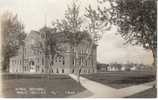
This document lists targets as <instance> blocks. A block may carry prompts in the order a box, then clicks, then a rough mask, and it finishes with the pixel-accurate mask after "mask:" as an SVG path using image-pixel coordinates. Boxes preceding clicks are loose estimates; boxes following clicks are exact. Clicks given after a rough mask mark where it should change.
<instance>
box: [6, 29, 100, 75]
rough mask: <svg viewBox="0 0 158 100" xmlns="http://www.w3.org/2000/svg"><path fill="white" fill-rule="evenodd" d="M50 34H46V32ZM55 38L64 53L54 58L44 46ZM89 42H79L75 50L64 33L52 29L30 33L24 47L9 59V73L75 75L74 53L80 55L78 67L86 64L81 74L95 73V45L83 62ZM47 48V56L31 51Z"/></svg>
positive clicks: (38, 51) (37, 51)
mask: <svg viewBox="0 0 158 100" xmlns="http://www.w3.org/2000/svg"><path fill="white" fill-rule="evenodd" d="M48 30H49V31H50V34H46V31H48ZM52 36H53V37H55V38H56V40H57V41H56V42H57V45H58V46H59V47H62V48H64V52H62V53H60V54H55V56H54V58H52V56H51V55H50V53H51V52H52V51H49V48H50V47H49V46H48V47H47V46H46V45H45V40H46V39H47V38H50V37H52ZM88 42H89V41H87V40H85V41H83V42H81V43H80V44H79V45H78V47H77V48H76V49H74V47H73V45H71V43H70V42H69V41H67V38H66V36H65V33H64V32H60V33H59V32H56V31H55V30H53V29H50V28H48V27H44V28H43V29H41V30H40V31H39V32H37V31H31V32H30V34H29V35H28V36H27V37H26V39H25V45H23V46H21V47H20V49H19V51H18V54H17V55H16V56H14V57H12V58H10V69H9V72H10V73H55V74H69V73H76V72H77V71H78V67H77V64H76V58H75V53H78V52H79V53H80V55H79V56H80V60H79V65H81V64H82V63H83V61H85V62H86V65H85V66H83V67H82V69H81V70H80V71H81V73H95V72H96V70H97V69H96V47H97V46H96V45H95V44H93V49H92V52H91V54H90V58H89V59H88V60H85V56H86V55H87V52H86V49H85V48H86V47H87V46H88V45H89V44H88ZM40 46H42V47H44V48H48V55H47V56H46V54H45V53H44V52H43V51H42V50H40V49H33V48H34V47H40Z"/></svg>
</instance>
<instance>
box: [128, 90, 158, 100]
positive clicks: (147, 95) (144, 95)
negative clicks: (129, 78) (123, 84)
mask: <svg viewBox="0 0 158 100" xmlns="http://www.w3.org/2000/svg"><path fill="white" fill-rule="evenodd" d="M156 95H157V91H156V88H151V89H149V90H146V91H143V92H140V93H137V94H134V95H131V96H129V97H127V98H156V97H157V96H156Z"/></svg>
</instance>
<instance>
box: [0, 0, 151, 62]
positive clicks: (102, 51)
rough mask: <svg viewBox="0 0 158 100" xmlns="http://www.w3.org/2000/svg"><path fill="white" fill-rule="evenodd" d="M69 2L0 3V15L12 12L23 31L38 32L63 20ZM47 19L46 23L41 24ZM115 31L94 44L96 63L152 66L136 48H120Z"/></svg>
mask: <svg viewBox="0 0 158 100" xmlns="http://www.w3.org/2000/svg"><path fill="white" fill-rule="evenodd" d="M70 2H71V0H0V14H2V12H4V11H5V10H9V11H12V12H15V13H17V14H18V16H19V20H21V21H22V22H23V23H24V24H25V29H26V31H27V32H28V33H29V32H30V30H39V28H41V27H43V26H44V25H45V23H47V25H49V26H51V22H52V21H55V20H56V19H60V18H63V16H64V11H65V10H66V7H67V5H68V4H70ZM89 3H90V4H91V5H92V6H93V7H97V3H96V0H80V5H81V11H84V7H86V6H88V4H89ZM45 19H47V20H45ZM116 32H117V30H116V28H115V27H114V28H112V29H111V30H110V31H106V32H105V33H104V36H103V38H102V39H101V40H100V41H99V43H98V48H97V60H98V61H99V62H102V63H110V62H120V63H127V62H135V63H144V64H151V63H152V60H153V59H152V53H151V51H147V50H145V49H143V48H141V47H138V46H130V45H128V46H127V45H123V43H124V40H123V39H122V38H121V37H120V36H119V35H116Z"/></svg>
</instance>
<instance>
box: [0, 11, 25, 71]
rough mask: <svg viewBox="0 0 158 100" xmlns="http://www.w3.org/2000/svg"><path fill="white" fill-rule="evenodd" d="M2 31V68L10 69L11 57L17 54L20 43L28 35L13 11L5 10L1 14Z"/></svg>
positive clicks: (21, 43) (4, 69)
mask: <svg viewBox="0 0 158 100" xmlns="http://www.w3.org/2000/svg"><path fill="white" fill-rule="evenodd" d="M1 33H2V35H1V36H2V70H3V71H8V69H9V59H10V57H12V56H15V55H16V53H17V50H18V49H19V47H20V45H23V43H24V42H23V40H24V39H25V37H26V34H25V32H24V25H23V24H22V23H21V22H20V21H19V20H18V16H17V15H14V14H12V13H11V12H5V13H3V15H2V16H1Z"/></svg>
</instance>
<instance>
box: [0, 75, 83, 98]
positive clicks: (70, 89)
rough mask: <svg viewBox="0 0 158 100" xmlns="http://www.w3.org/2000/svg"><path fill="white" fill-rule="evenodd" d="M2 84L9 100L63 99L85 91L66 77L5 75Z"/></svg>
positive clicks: (4, 95)
mask: <svg viewBox="0 0 158 100" xmlns="http://www.w3.org/2000/svg"><path fill="white" fill-rule="evenodd" d="M41 77H42V78H41ZM2 84H3V86H2V87H3V88H2V91H3V97H9V98H15V97H16V98H23V97H26V98H39V97H40V98H42V97H44V98H49V97H51V98H52V97H53V98H58V97H60V98H62V97H67V96H70V95H75V94H77V93H80V92H83V91H84V90H85V88H83V87H82V86H81V85H80V84H78V83H77V82H76V81H74V80H72V79H71V78H70V77H69V76H66V75H49V77H48V75H3V81H2Z"/></svg>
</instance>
